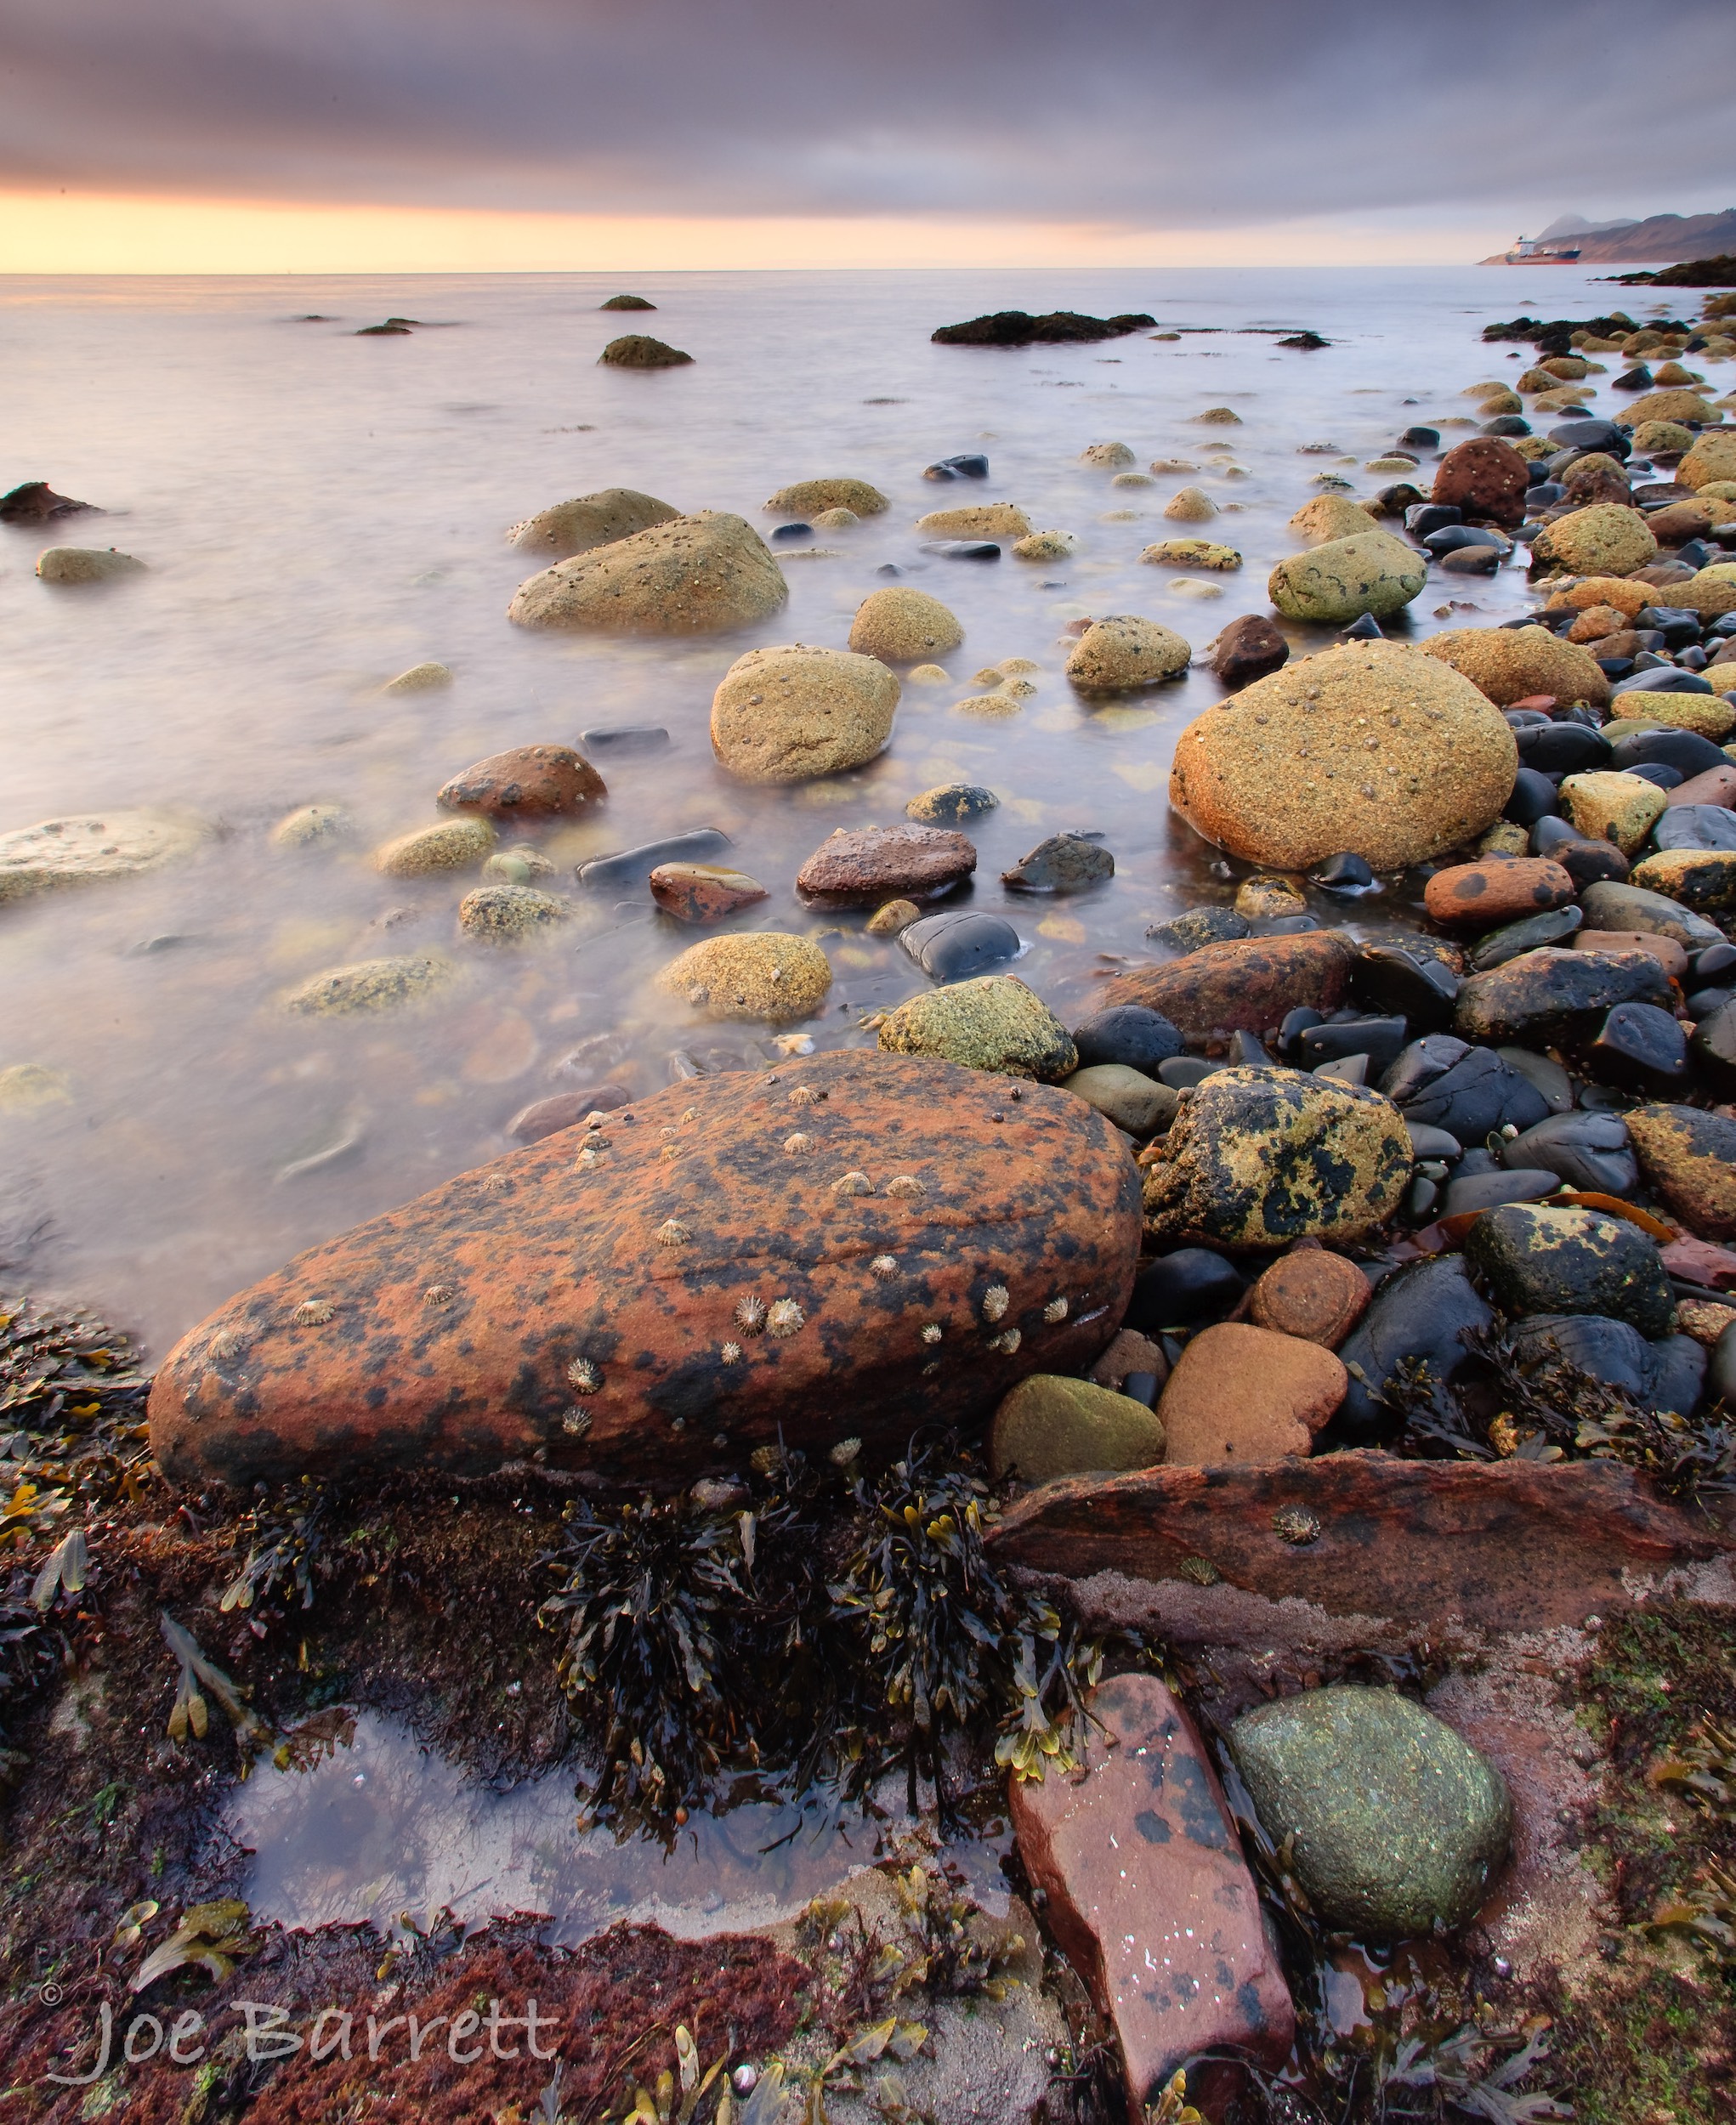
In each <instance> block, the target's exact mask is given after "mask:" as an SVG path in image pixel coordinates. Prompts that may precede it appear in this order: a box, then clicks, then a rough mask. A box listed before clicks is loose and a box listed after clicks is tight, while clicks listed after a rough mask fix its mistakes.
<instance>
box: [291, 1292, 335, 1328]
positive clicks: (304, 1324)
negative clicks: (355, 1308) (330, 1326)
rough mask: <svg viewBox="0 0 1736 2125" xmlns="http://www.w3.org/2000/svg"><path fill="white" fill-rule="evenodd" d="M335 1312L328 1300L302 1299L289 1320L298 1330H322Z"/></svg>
mask: <svg viewBox="0 0 1736 2125" xmlns="http://www.w3.org/2000/svg"><path fill="white" fill-rule="evenodd" d="M337 1311H338V1309H337V1307H336V1306H333V1305H332V1302H331V1300H329V1299H304V1300H302V1302H301V1304H300V1305H299V1306H298V1307H297V1308H296V1310H295V1312H293V1313H292V1315H291V1316H290V1318H291V1319H292V1321H293V1322H294V1323H295V1324H296V1326H297V1327H298V1328H322V1327H323V1326H324V1325H325V1323H326V1322H327V1321H329V1320H330V1319H331V1318H332V1315H333V1314H334V1313H335V1312H337Z"/></svg>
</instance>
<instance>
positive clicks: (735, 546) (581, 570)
mask: <svg viewBox="0 0 1736 2125" xmlns="http://www.w3.org/2000/svg"><path fill="white" fill-rule="evenodd" d="M789 594H790V591H789V586H788V585H787V584H786V582H785V581H784V578H783V573H782V571H781V570H780V568H779V567H778V564H777V563H776V561H774V559H773V558H772V554H771V549H770V548H769V547H768V546H767V545H766V543H765V541H764V540H763V539H762V538H761V537H760V536H759V534H758V532H757V531H756V530H754V528H753V526H752V524H749V523H748V522H747V521H746V519H745V518H742V517H736V516H731V515H729V513H727V512H725V511H722V510H709V509H708V510H702V511H701V513H699V514H698V515H697V516H692V517H672V518H671V519H669V520H668V521H667V523H665V524H653V525H652V526H651V527H650V530H645V531H636V532H634V533H633V535H632V536H630V537H627V538H624V539H616V540H614V541H611V542H610V544H609V545H607V546H599V547H593V548H592V549H591V551H590V552H588V553H577V554H575V555H574V556H573V558H571V559H570V560H567V561H558V562H556V564H554V566H553V568H547V569H544V570H543V571H542V574H541V575H533V576H531V577H530V580H529V581H528V582H524V583H521V584H519V588H518V591H517V592H516V593H515V595H514V596H513V601H512V603H511V604H510V605H508V608H507V617H508V620H510V621H513V622H514V624H515V625H517V626H520V627H575V628H593V629H596V630H598V631H599V632H604V633H610V634H631V633H643V634H663V635H685V634H715V633H717V632H719V631H720V630H722V629H723V628H728V627H740V626H746V625H747V624H748V623H749V622H750V621H756V620H766V619H769V617H770V616H771V615H772V614H773V613H774V612H776V611H777V610H778V609H779V608H780V606H781V605H782V604H784V602H785V600H786V598H788V597H789Z"/></svg>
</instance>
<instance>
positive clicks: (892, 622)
mask: <svg viewBox="0 0 1736 2125" xmlns="http://www.w3.org/2000/svg"><path fill="white" fill-rule="evenodd" d="M963 640H964V629H963V628H962V627H961V626H959V624H958V621H956V619H955V618H954V617H953V615H951V613H950V612H949V611H948V610H947V609H946V607H945V605H943V604H941V602H940V600H939V598H931V597H930V596H929V595H928V592H927V591H925V590H905V589H903V588H902V587H894V588H888V589H886V590H877V591H871V592H870V593H869V594H868V596H867V597H866V598H864V599H863V600H862V602H861V604H859V606H857V608H856V617H855V618H854V620H853V621H851V623H850V647H851V648H852V649H854V650H855V651H857V652H858V654H859V655H862V656H865V657H878V658H879V659H880V660H881V662H882V664H914V663H916V662H917V661H918V660H920V659H922V658H924V657H944V656H945V655H946V653H947V651H948V650H949V649H957V647H958V645H959V643H962V641H963ZM942 676H943V677H945V674H944V673H943V674H942Z"/></svg>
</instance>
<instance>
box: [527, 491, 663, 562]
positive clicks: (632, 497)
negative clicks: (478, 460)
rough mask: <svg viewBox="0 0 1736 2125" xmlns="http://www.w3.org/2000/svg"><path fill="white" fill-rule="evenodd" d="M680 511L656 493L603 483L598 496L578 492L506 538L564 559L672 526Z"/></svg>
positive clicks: (546, 556) (549, 556) (547, 557)
mask: <svg viewBox="0 0 1736 2125" xmlns="http://www.w3.org/2000/svg"><path fill="white" fill-rule="evenodd" d="M680 514H681V512H680V511H679V510H678V508H676V507H674V506H673V505H672V503H670V502H667V501H658V499H657V497H656V496H655V495H642V494H640V493H639V492H638V490H637V489H635V488H633V487H603V488H599V490H598V491H597V492H596V493H595V494H594V495H576V496H574V497H573V499H572V500H571V501H557V502H556V503H555V504H554V506H553V508H550V509H543V510H540V511H539V512H538V513H537V514H536V516H534V517H527V518H526V519H525V521H524V523H522V524H514V525H513V528H512V530H510V531H509V532H508V534H507V537H508V540H509V541H511V542H512V544H513V546H515V547H519V548H520V549H521V550H523V551H526V552H530V553H540V554H541V555H542V557H543V558H544V559H545V560H547V561H565V560H570V559H571V558H572V557H573V555H574V554H575V553H590V552H591V550H592V548H593V547H599V546H612V545H613V544H614V543H615V541H616V540H617V539H630V538H631V537H632V536H633V534H634V533H635V532H636V531H649V530H650V528H651V526H652V525H653V524H671V523H672V522H673V521H674V520H675V519H676V518H677V517H678V516H679V515H680Z"/></svg>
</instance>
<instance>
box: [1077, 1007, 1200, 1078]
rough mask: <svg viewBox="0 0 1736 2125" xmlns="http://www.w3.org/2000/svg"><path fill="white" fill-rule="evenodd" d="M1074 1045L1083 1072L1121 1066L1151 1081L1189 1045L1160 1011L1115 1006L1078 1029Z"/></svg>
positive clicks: (1094, 1014)
mask: <svg viewBox="0 0 1736 2125" xmlns="http://www.w3.org/2000/svg"><path fill="white" fill-rule="evenodd" d="M1073 1045H1074V1046H1075V1048H1077V1049H1078V1051H1079V1067H1080V1068H1081V1069H1088V1068H1092V1067H1093V1066H1094V1065H1096V1064H1098V1063H1120V1064H1121V1065H1122V1066H1123V1067H1124V1068H1127V1069H1130V1070H1143V1072H1144V1073H1145V1074H1146V1075H1147V1076H1148V1077H1149V1076H1150V1075H1151V1074H1152V1073H1153V1072H1154V1070H1155V1069H1156V1068H1157V1067H1158V1065H1159V1064H1160V1063H1167V1062H1168V1061H1169V1059H1170V1057H1172V1056H1174V1055H1180V1054H1181V1053H1182V1051H1183V1049H1184V1048H1185V1047H1186V1046H1187V1043H1186V1042H1185V1041H1184V1040H1183V1038H1182V1035H1181V1033H1180V1030H1179V1029H1177V1027H1175V1026H1173V1025H1172V1024H1171V1023H1170V1022H1169V1020H1168V1019H1167V1018H1166V1017H1164V1015H1163V1013H1162V1012H1160V1011H1153V1010H1152V1009H1151V1008H1150V1007H1149V1006H1148V1005H1146V1004H1113V1005H1111V1006H1110V1007H1109V1010H1107V1011H1099V1012H1094V1013H1093V1014H1092V1017H1089V1018H1087V1019H1086V1021H1085V1023H1083V1024H1082V1025H1078V1026H1075V1028H1074V1029H1073Z"/></svg>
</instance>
